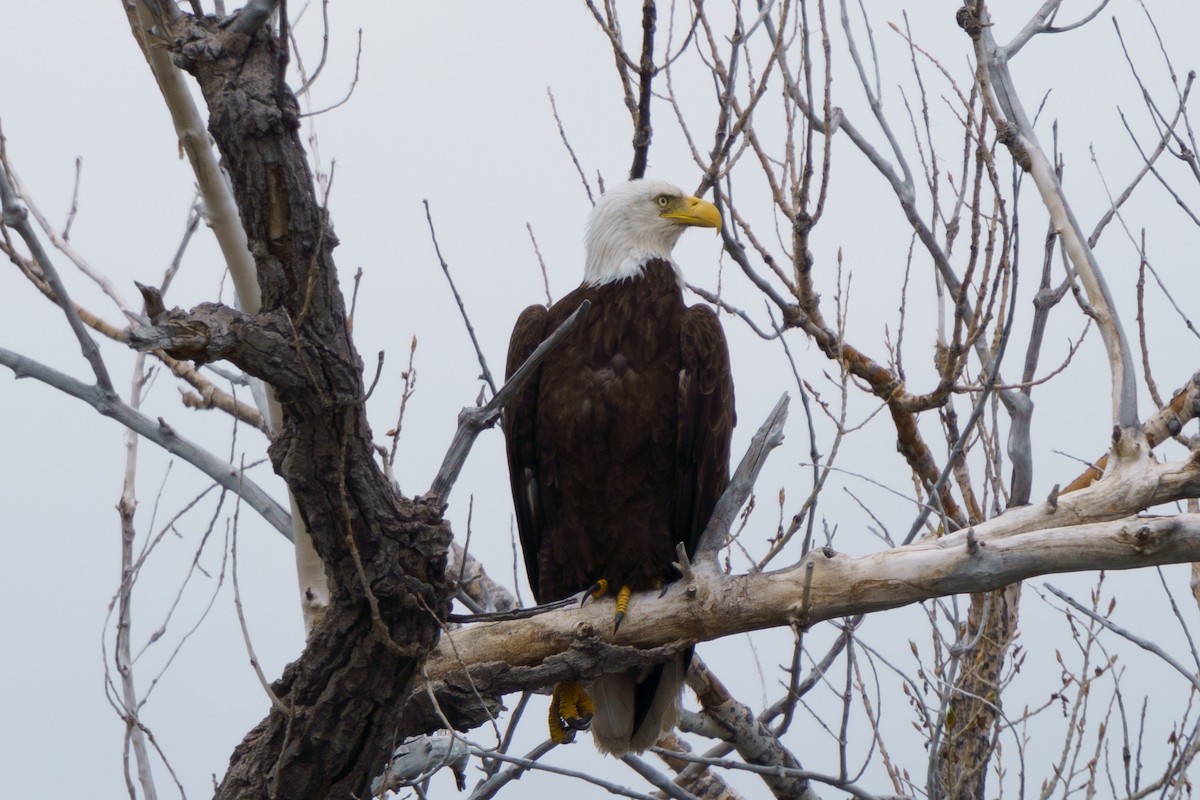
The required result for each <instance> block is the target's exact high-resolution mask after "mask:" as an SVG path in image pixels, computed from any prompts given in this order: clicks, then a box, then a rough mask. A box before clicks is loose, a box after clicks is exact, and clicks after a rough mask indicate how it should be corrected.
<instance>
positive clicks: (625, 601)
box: [613, 586, 633, 633]
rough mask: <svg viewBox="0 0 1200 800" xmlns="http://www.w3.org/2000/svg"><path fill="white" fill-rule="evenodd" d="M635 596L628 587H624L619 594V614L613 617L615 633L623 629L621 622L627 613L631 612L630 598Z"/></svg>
mask: <svg viewBox="0 0 1200 800" xmlns="http://www.w3.org/2000/svg"><path fill="white" fill-rule="evenodd" d="M632 594H633V590H632V589H630V588H629V587H628V586H622V587H621V590H620V591H619V592H617V614H616V616H615V617H613V633H616V632H617V630H618V629H619V628H620V627H621V622H622V621H624V619H625V612H626V611H628V610H629V597H630V595H632Z"/></svg>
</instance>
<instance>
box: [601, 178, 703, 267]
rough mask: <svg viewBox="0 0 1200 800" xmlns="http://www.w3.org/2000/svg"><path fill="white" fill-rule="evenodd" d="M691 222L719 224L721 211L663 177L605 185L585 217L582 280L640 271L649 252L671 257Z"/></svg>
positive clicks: (650, 257) (651, 255)
mask: <svg viewBox="0 0 1200 800" xmlns="http://www.w3.org/2000/svg"><path fill="white" fill-rule="evenodd" d="M693 225H698V226H700V227H702V228H718V229H719V228H720V227H721V213H720V212H719V211H717V208H716V206H714V205H713V204H712V203H709V202H708V201H706V200H701V199H700V198H698V197H690V196H688V195H686V194H684V193H683V191H682V190H680V189H679V188H678V187H677V186H672V185H671V184H669V183H667V182H665V181H654V180H640V181H630V182H629V183H624V184H621V185H620V186H615V187H613V188H612V189H609V190H608V191H607V192H606V193H605V194H604V195H602V196H601V197H600V199H599V200H597V201H596V206H595V208H593V209H592V213H591V216H589V217H588V222H587V232H586V233H585V234H584V244H585V246H586V248H587V264H586V266H585V268H584V273H583V282H584V283H586V284H588V285H590V286H600V285H602V284H605V283H611V282H612V281H619V280H623V279H625V278H631V277H633V276H635V275H640V274H641V272H642V267H644V266H645V265H646V262H647V261H649V260H650V259H652V258H661V259H663V260H665V261H671V251H672V250H673V249H674V248H675V242H677V241H678V240H679V236H680V234H682V233H683V231H684V229H685V228H687V227H689V226H693ZM671 265H672V266H675V265H674V262H671ZM675 271H676V274H678V273H679V268H678V267H675ZM682 280H683V279H682V276H681V277H680V282H682Z"/></svg>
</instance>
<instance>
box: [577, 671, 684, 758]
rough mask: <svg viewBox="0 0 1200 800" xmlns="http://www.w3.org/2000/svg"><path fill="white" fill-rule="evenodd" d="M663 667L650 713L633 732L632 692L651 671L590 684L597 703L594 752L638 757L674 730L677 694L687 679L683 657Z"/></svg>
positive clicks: (677, 713)
mask: <svg viewBox="0 0 1200 800" xmlns="http://www.w3.org/2000/svg"><path fill="white" fill-rule="evenodd" d="M662 667H663V672H662V677H661V678H660V679H659V682H658V689H657V690H656V691H655V693H654V699H653V700H652V701H651V702H650V710H649V711H648V712H647V713H646V717H645V719H644V720H642V724H641V726H640V727H639V728H638V729H637V730H636V731H635V730H633V697H634V690H635V688H636V686H637V684H638V682H639V681H641V680H643V679H644V678H645V677H646V676H647V675H648V674H649V673H650V670H651V669H653V668H652V667H650V668H646V669H645V670H642V671H640V672H639V673H616V674H612V675H602V676H600V677H599V678H597V679H596V680H595V682H594V683H592V685H591V687H590V691H591V695H592V700H593V701H595V703H596V714H595V716H594V717H593V718H592V738H593V739H594V740H595V742H596V749H598V750H600V752H602V753H611V754H612V755H614V756H623V755H625V754H626V753H640V752H642V751H643V750H646V749H647V748H649V747H651V746H653V745H654V743H655V742H656V741H658V737H659V736H661V735H662V734H663V732H664V731H669V730H670V729H671V728H673V727H675V723H676V722H677V721H678V720H679V693H680V690H681V689H682V688H683V680H684V677H685V675H686V670H685V669H684V664H683V655H682V654H681V655H677V656H675V657H674V658H673V659H671V660H670V661H668V662H667V663H665V664H663V665H662Z"/></svg>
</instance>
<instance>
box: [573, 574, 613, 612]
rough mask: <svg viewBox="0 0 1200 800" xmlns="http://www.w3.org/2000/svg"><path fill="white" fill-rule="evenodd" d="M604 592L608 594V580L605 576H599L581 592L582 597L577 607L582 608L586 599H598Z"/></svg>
mask: <svg viewBox="0 0 1200 800" xmlns="http://www.w3.org/2000/svg"><path fill="white" fill-rule="evenodd" d="M606 594H608V581H607V580H606V579H605V578H601V579H600V580H598V581H596V582H595V583H593V584H592V585H591V586H589V587H588V588H587V590H586V591H585V592H584V593H583V598H582V599H580V601H579V607H580V608H583V604H584V603H586V602H587V601H588V600H599V599H600V598H601V597H604V595H606Z"/></svg>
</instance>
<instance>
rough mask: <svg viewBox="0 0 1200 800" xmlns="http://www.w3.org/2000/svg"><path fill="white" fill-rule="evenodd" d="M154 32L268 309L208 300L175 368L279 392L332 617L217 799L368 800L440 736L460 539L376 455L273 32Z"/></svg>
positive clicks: (191, 319) (175, 323) (176, 326)
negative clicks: (216, 171) (199, 105)
mask: <svg viewBox="0 0 1200 800" xmlns="http://www.w3.org/2000/svg"><path fill="white" fill-rule="evenodd" d="M160 25H162V26H165V27H166V29H167V30H166V33H167V38H168V42H169V47H170V49H171V51H172V54H173V57H174V59H175V63H176V64H178V65H179V66H181V67H182V68H184V69H186V70H187V71H188V72H190V73H191V74H192V75H193V76H194V77H195V78H196V80H197V82H198V83H199V86H200V89H201V91H202V93H203V95H204V99H205V101H206V103H207V104H208V108H209V130H210V132H211V133H212V135H213V138H214V140H215V141H216V143H217V146H218V148H219V149H220V151H221V155H222V159H223V163H224V166H225V168H226V170H227V172H228V174H229V176H230V178H231V180H232V183H233V189H234V194H235V196H236V198H237V201H238V206H239V211H240V214H241V219H242V224H243V226H244V228H245V229H246V234H247V239H248V242H249V246H250V251H251V253H252V254H253V256H254V260H255V264H256V267H257V270H258V281H259V286H260V288H261V292H262V310H261V312H260V313H258V314H255V315H247V314H241V313H239V312H236V311H234V310H232V309H228V308H224V307H220V306H211V305H210V306H205V307H203V308H201V309H197V310H196V313H195V314H194V315H189V314H183V313H180V312H172V313H160V314H157V315H156V318H157V321H158V322H160V323H162V324H163V325H164V326H166V327H168V328H170V329H171V330H172V332H173V334H174V336H173V337H172V338H171V340H170V342H169V345H168V350H169V351H170V352H171V354H172V355H173V356H174V357H177V358H190V359H194V360H197V361H205V360H212V359H215V358H225V359H228V360H229V361H231V362H233V363H235V364H236V365H238V366H239V367H241V368H243V369H244V370H246V371H247V372H249V373H251V374H253V375H256V376H258V377H260V378H262V379H264V380H266V381H267V382H269V383H271V384H272V385H273V386H275V388H276V389H277V395H278V399H279V401H280V403H281V405H282V409H283V427H282V431H281V432H280V434H279V436H278V437H277V438H276V439H275V441H274V442H273V443H272V444H271V448H270V456H271V460H272V463H273V464H274V467H275V470H276V471H277V472H278V473H279V474H280V475H281V476H282V477H283V478H284V479H285V480H286V481H287V484H288V486H289V488H290V489H291V491H292V492H293V494H294V496H295V498H296V502H297V505H298V508H299V512H300V514H301V516H302V517H303V519H304V521H305V523H306V524H307V526H308V528H309V530H310V531H311V532H312V536H313V543H314V546H315V548H316V550H317V552H318V553H319V555H320V556H321V559H322V561H323V562H324V565H325V570H326V573H327V575H328V577H329V580H330V583H331V585H332V600H331V605H330V608H329V610H328V612H327V614H326V616H325V619H324V621H323V622H322V623H321V624H320V625H319V626H318V627H317V628H316V629H315V630H314V632H313V634H312V636H311V638H310V639H309V642H308V646H307V648H306V649H305V651H304V654H303V655H302V656H301V658H300V659H299V660H298V661H296V662H295V663H293V664H292V665H290V666H289V667H288V668H287V669H286V670H285V672H284V675H283V677H282V678H281V679H280V680H279V681H278V682H277V683H276V684H275V686H274V691H275V693H276V695H277V696H278V698H279V700H280V704H281V707H282V708H283V709H285V710H280V708H278V707H277V708H273V709H272V711H271V713H270V714H269V715H268V716H267V718H266V719H264V720H263V721H262V722H261V723H260V724H259V725H258V726H257V727H256V728H255V729H254V730H252V731H251V732H250V733H249V734H248V735H247V737H246V738H245V740H244V741H243V742H242V743H241V744H240V745H239V746H238V747H237V749H236V750H235V751H234V753H233V756H232V758H231V761H230V766H229V771H228V773H227V774H226V776H225V778H224V780H223V781H222V783H221V785H220V787H219V788H218V791H217V797H218V798H235V797H236V798H266V797H287V798H318V797H339V798H341V797H348V796H351V795H357V796H366V795H367V794H368V791H367V788H368V785H369V781H370V778H371V776H372V775H374V774H377V773H378V772H379V771H380V769H381V768H382V766H383V764H384V763H385V760H386V757H387V754H388V753H389V752H390V749H391V746H392V745H393V743H394V742H395V741H396V740H397V739H398V738H403V736H404V735H405V734H404V732H405V731H417V730H425V729H428V728H430V727H436V725H437V724H438V723H437V722H436V721H435V720H434V719H433V718H432V717H421V716H420V713H419V709H418V708H417V707H415V706H413V707H411V708H409V707H406V706H407V698H408V696H409V690H410V684H411V682H412V678H413V676H414V675H415V674H416V673H417V670H418V668H419V665H420V663H421V661H422V659H423V658H424V656H425V654H426V653H427V652H428V651H429V650H430V648H432V647H433V646H434V644H435V643H436V642H437V640H438V635H439V631H440V629H441V622H440V618H443V617H444V616H445V614H446V613H448V611H449V585H448V583H447V582H446V580H445V564H446V548H447V546H448V544H449V540H450V534H449V531H448V529H447V527H446V526H445V524H444V523H443V521H442V519H441V515H440V512H439V509H438V508H436V507H434V506H432V505H429V504H422V503H414V502H409V501H407V500H404V499H402V498H399V497H397V496H396V495H395V494H394V492H393V490H392V487H391V485H390V484H389V482H388V481H387V479H386V478H385V477H384V475H383V474H382V473H381V472H380V470H379V469H378V468H377V467H376V465H375V463H374V461H373V459H372V448H371V434H370V430H369V427H368V424H367V420H366V416H365V414H364V408H363V398H364V387H363V381H362V364H361V361H360V359H359V357H358V354H357V353H356V352H355V349H354V345H353V342H352V341H351V338H350V333H349V330H348V328H347V325H346V318H345V317H346V315H345V308H344V304H343V300H342V297H341V293H340V291H339V289H338V283H337V273H336V270H335V268H334V262H333V258H332V251H333V248H334V245H335V244H336V239H335V237H334V235H333V232H332V229H331V228H330V226H329V221H328V218H327V215H326V213H325V211H324V209H322V208H321V207H320V205H319V203H318V202H317V199H316V195H315V191H314V187H313V180H312V175H311V174H310V172H309V168H308V164H307V162H306V160H305V155H304V151H303V148H302V147H301V144H300V139H299V136H298V135H297V129H298V116H297V110H298V109H297V105H296V101H295V98H294V97H293V96H292V94H291V92H290V91H289V90H288V89H287V88H286V86H285V85H283V83H282V82H281V81H280V80H279V74H280V72H281V70H280V53H279V49H278V46H277V42H276V39H275V37H274V36H273V34H272V33H271V31H270V30H269V29H268V28H267V27H265V26H263V27H258V28H257V29H254V30H253V31H252V32H251V33H250V34H249V35H247V34H246V33H242V32H239V26H238V25H230V26H227V27H224V28H222V27H220V26H219V25H218V24H217V21H216V20H215V19H212V18H208V19H197V18H194V17H190V16H186V15H185V16H181V17H179V18H177V19H175V20H174V21H171V22H167V21H164V20H160ZM184 331H191V332H192V333H193V334H194V335H193V336H191V337H190V338H189V336H187V335H185V334H184V333H183V332H184ZM155 335H158V334H156V333H154V332H151V333H150V334H149V336H151V337H153V336H155Z"/></svg>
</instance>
